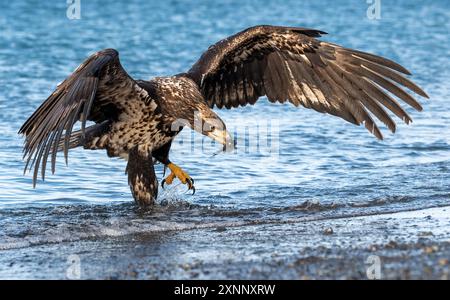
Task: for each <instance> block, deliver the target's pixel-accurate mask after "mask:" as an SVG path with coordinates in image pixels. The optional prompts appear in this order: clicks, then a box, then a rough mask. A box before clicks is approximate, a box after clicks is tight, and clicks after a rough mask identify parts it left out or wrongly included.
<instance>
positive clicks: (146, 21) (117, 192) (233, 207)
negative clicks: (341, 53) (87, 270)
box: [0, 0, 450, 263]
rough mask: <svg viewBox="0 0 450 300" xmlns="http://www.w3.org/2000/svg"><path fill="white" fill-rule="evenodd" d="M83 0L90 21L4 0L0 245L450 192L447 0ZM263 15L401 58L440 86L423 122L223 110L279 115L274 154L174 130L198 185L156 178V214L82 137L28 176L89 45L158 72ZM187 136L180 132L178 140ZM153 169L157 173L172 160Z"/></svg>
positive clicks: (410, 200) (183, 65)
mask: <svg viewBox="0 0 450 300" xmlns="http://www.w3.org/2000/svg"><path fill="white" fill-rule="evenodd" d="M81 4H82V6H81V19H80V20H69V19H68V18H67V17H66V1H54V2H53V3H44V2H41V1H8V2H7V1H2V3H1V4H0V11H1V12H0V28H1V31H2V34H1V35H0V82H1V87H2V89H1V90H0V128H1V132H2V134H1V136H0V169H1V173H0V216H1V217H0V228H1V230H0V252H1V251H4V250H5V251H6V250H7V249H10V250H11V249H28V248H30V247H32V246H36V245H53V244H57V245H59V244H62V243H64V242H73V241H83V240H86V239H102V238H113V237H118V236H128V235H136V234H138V235H139V234H144V233H145V234H148V233H152V232H153V233H164V232H183V231H195V230H197V229H198V230H202V229H205V228H213V229H214V228H218V229H219V230H220V229H221V228H243V229H242V231H245V228H247V227H248V226H255V227H252V228H255V230H256V231H258V228H259V229H261V228H268V227H267V226H268V225H269V224H285V223H290V224H304V223H307V222H317V221H320V220H325V221H326V220H334V219H338V218H353V217H358V216H367V215H382V214H388V213H394V212H406V211H419V210H423V209H426V208H433V207H445V206H448V205H449V204H450V188H449V186H450V176H449V173H450V110H449V108H448V97H449V96H450V85H449V84H448V78H449V77H450V71H449V68H448V63H449V61H448V57H450V46H449V43H448V40H449V31H450V22H449V20H450V10H448V3H447V1H446V0H441V1H428V2H426V3H425V2H420V1H417V2H413V1H406V0H404V1H395V2H394V1H383V2H382V12H381V19H379V20H370V19H368V18H367V15H366V10H367V7H368V5H367V4H366V1H323V2H322V1H321V2H319V1H267V3H264V4H262V3H260V2H259V1H245V2H243V1H237V0H235V1H224V2H222V3H214V4H212V2H210V1H200V0H199V1H127V4H125V3H119V2H116V1H96V3H91V2H88V1H83V0H82V1H81ZM256 24H275V25H292V26H303V27H311V28H316V29H320V30H324V31H326V32H328V33H329V35H327V36H325V37H323V40H327V41H331V42H335V43H339V44H341V45H344V46H347V47H353V48H357V49H360V50H364V51H368V52H372V53H376V54H379V55H383V56H386V57H388V58H391V59H393V60H395V61H397V62H399V63H401V64H402V65H404V66H405V67H407V68H408V69H409V70H411V71H412V73H413V74H414V76H413V77H412V78H413V80H414V81H415V82H416V83H417V84H419V85H420V86H421V87H422V88H423V89H424V90H425V91H426V92H427V93H428V94H429V95H430V98H431V99H430V100H424V99H420V100H421V103H422V104H423V107H424V111H423V112H421V113H419V112H416V111H413V110H412V109H409V108H407V111H408V113H410V114H411V116H412V117H413V120H414V123H413V124H412V125H411V126H406V125H404V124H401V123H398V124H399V126H398V129H397V133H396V134H395V135H392V134H390V133H388V131H387V129H386V128H385V127H383V126H382V130H383V133H384V135H385V140H384V141H377V140H376V139H375V138H374V137H372V136H371V135H370V134H368V133H367V132H366V130H365V129H364V128H363V127H356V126H353V125H350V124H347V123H345V122H344V121H342V120H340V119H337V118H335V117H331V116H326V115H322V114H319V113H316V112H314V111H311V110H307V109H298V108H295V107H293V106H291V105H274V104H269V103H267V101H266V100H265V99H261V100H259V102H258V103H257V105H255V106H253V107H245V108H241V109H236V110H231V111H225V110H223V111H217V112H218V113H219V115H220V116H221V117H222V118H223V119H224V120H225V121H226V123H227V124H228V127H229V128H232V130H233V131H237V132H238V133H239V132H240V133H239V134H242V128H244V127H245V126H249V123H250V122H251V121H250V120H255V121H259V122H260V124H263V125H265V124H266V123H265V121H264V120H267V119H271V120H272V121H273V122H274V124H279V127H278V128H279V143H278V144H277V152H276V154H277V155H267V153H261V152H258V151H244V150H245V147H244V146H242V147H240V148H238V152H237V153H235V154H220V155H217V156H214V157H212V156H211V154H212V153H214V152H215V151H216V150H218V146H217V145H216V146H214V145H210V144H208V145H207V147H206V150H205V151H194V152H193V151H190V146H189V144H186V143H183V144H180V143H175V144H174V146H173V147H172V152H171V158H172V160H173V161H174V162H175V163H178V164H179V165H181V166H182V167H183V168H184V169H185V170H187V171H188V172H189V174H190V175H191V176H192V177H193V178H194V179H195V180H196V188H197V193H196V194H195V195H194V196H191V195H190V194H189V193H187V192H185V188H184V187H183V186H181V185H178V186H175V187H171V188H169V189H168V190H165V191H162V190H160V195H159V198H158V203H159V204H158V205H157V207H156V208H155V209H154V211H153V212H144V211H141V210H139V209H138V208H137V207H136V206H135V205H134V204H133V202H132V198H131V194H130V192H129V188H128V186H127V178H126V175H125V174H124V170H125V165H126V162H124V161H122V160H119V159H111V158H108V157H107V156H106V154H105V153H104V152H103V151H85V150H81V149H76V150H74V151H71V152H70V153H69V167H66V166H65V165H64V163H63V162H62V160H61V159H60V162H59V164H58V165H57V171H56V174H55V175H50V176H48V177H47V179H46V181H45V182H42V181H39V182H38V185H37V188H36V189H33V188H32V184H31V175H30V174H27V175H25V176H23V174H22V170H23V166H24V163H23V161H22V157H21V147H22V138H21V137H20V136H18V135H17V131H18V129H19V127H20V126H21V124H22V123H23V122H24V121H25V120H26V119H27V117H28V116H29V115H30V114H31V113H32V112H33V111H34V110H35V109H36V108H37V106H38V105H39V104H40V103H41V102H42V101H43V100H44V99H45V98H46V97H47V96H48V95H49V94H50V93H51V92H52V91H53V89H54V87H55V85H56V84H57V83H58V82H60V81H61V80H62V79H64V78H65V77H66V76H67V75H68V74H70V73H71V72H72V71H73V69H74V68H75V67H76V66H78V64H79V63H80V62H82V61H83V60H84V59H85V58H86V57H87V56H88V55H89V54H91V53H92V52H94V51H97V50H99V49H102V48H115V49H117V50H118V51H119V52H120V58H121V61H122V64H123V66H124V67H125V69H126V70H127V71H128V73H129V74H131V75H132V76H133V77H134V78H142V79H148V78H151V77H153V76H161V75H171V74H176V73H180V72H183V71H185V70H187V69H188V68H189V67H190V66H191V65H192V64H193V63H194V62H195V61H196V60H197V59H198V57H199V56H200V55H201V53H202V52H203V51H204V50H206V49H207V47H208V46H209V45H210V44H212V43H214V42H216V41H218V40H219V39H221V38H224V37H226V36H228V35H231V34H233V33H235V32H237V31H240V30H242V29H244V28H246V27H249V26H253V25H256ZM404 107H406V106H404ZM239 134H238V135H239ZM190 136H191V133H190V132H189V130H184V132H183V133H182V134H181V137H180V140H182V139H183V138H184V139H186V138H188V137H190ZM277 136H278V135H277ZM240 137H241V136H240ZM195 139H196V141H201V140H203V139H202V137H200V136H198V135H195ZM250 140H251V136H250ZM204 141H205V142H207V143H209V142H208V140H206V139H204ZM241 142H242V140H241ZM238 147H239V144H238ZM157 174H158V177H159V179H160V180H161V178H162V168H161V166H158V167H157ZM325 221H324V222H325ZM311 224H313V223H311ZM314 224H316V223H314ZM447 226H448V225H447ZM237 232H238V233H239V229H237ZM447 232H448V231H447ZM298 243H299V244H298V245H297V246H298V247H301V241H300V242H298ZM205 247H206V246H205ZM265 247H266V249H265V250H266V251H267V252H270V251H272V250H273V249H271V247H270V246H267V245H266V246H265ZM209 250H211V249H209ZM9 253H10V252H9ZM19 253H20V251H19ZM10 255H13V254H10ZM4 257H7V256H4ZM199 257H204V256H202V255H201V254H199ZM10 259H11V258H10ZM6 261H8V259H7V260H6ZM3 263H5V261H3Z"/></svg>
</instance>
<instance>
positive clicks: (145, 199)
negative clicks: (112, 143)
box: [126, 146, 158, 206]
mask: <svg viewBox="0 0 450 300" xmlns="http://www.w3.org/2000/svg"><path fill="white" fill-rule="evenodd" d="M126 173H127V174H128V184H129V185H130V189H131V193H132V194H133V197H134V200H135V201H136V203H137V204H139V205H140V206H151V205H153V204H154V203H155V199H156V197H157V195H158V180H157V179H156V175H155V169H154V167H153V158H152V155H151V153H143V152H141V151H139V148H138V146H136V147H134V148H133V149H132V150H131V151H130V152H129V153H128V164H127V168H126Z"/></svg>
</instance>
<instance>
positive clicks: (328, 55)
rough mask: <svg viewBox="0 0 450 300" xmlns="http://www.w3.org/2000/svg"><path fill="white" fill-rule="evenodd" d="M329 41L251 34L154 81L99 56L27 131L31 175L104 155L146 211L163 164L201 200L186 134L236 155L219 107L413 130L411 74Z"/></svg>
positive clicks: (295, 32)
mask: <svg viewBox="0 0 450 300" xmlns="http://www.w3.org/2000/svg"><path fill="white" fill-rule="evenodd" d="M324 34H326V33H325V32H323V31H320V30H315V29H308V28H302V27H283V26H270V25H260V26H255V27H250V28H247V29H245V30H243V31H241V32H239V33H237V34H234V35H232V36H230V37H228V38H225V39H223V40H221V41H219V42H217V43H216V44H214V45H212V46H210V47H209V48H208V49H207V50H206V52H204V53H203V54H202V56H201V57H200V59H199V60H198V61H197V62H195V64H194V65H193V66H192V67H191V68H190V70H188V71H187V72H185V73H180V74H177V75H174V76H168V77H156V78H153V79H151V80H149V81H146V80H135V79H133V78H132V77H131V76H130V75H129V74H128V73H127V72H126V71H125V70H124V68H123V67H122V65H121V63H120V60H119V53H118V52H117V51H116V50H114V49H105V50H101V51H99V52H96V53H94V54H93V55H91V56H90V57H89V58H87V59H86V60H85V61H84V62H83V63H82V64H81V65H80V66H79V67H78V68H77V69H76V70H75V71H74V72H73V73H72V74H71V75H69V76H68V77H67V78H66V79H65V80H64V81H63V82H62V83H60V84H59V85H58V86H57V88H56V90H55V91H54V92H53V93H52V94H51V95H50V96H49V97H48V98H47V99H46V100H45V101H44V102H43V103H42V104H41V106H39V108H37V110H36V111H35V112H34V113H33V114H32V115H31V116H30V118H29V119H28V120H27V121H26V122H25V123H24V124H23V125H22V127H21V128H20V130H19V134H23V135H24V137H25V141H24V148H23V154H24V159H25V160H26V164H25V170H24V171H25V172H26V171H27V170H29V171H32V170H33V169H34V170H33V187H35V186H36V181H37V177H38V170H39V169H40V170H41V176H42V180H44V179H45V171H46V168H47V162H48V161H51V170H52V173H54V172H55V163H56V156H57V153H58V152H63V153H64V158H65V162H66V164H67V160H68V151H69V149H72V148H76V147H83V148H84V149H91V150H97V149H104V150H106V152H107V155H108V156H110V157H121V158H124V159H126V160H127V166H126V171H125V172H126V173H127V174H128V184H129V186H130V189H131V193H132V195H133V197H134V199H135V201H136V203H137V204H139V205H140V206H143V207H148V206H152V205H154V203H155V199H156V197H157V194H158V181H157V177H156V175H155V169H154V164H155V163H158V162H159V163H162V164H163V165H164V170H166V168H168V169H169V170H170V174H169V175H168V176H167V177H166V178H165V179H164V180H163V181H162V186H163V187H164V184H172V183H173V181H174V180H175V179H178V180H180V181H181V182H182V183H183V184H186V185H187V187H188V189H190V190H192V191H193V192H195V188H194V180H193V179H192V178H191V177H190V176H189V175H188V173H186V172H185V171H184V170H183V169H182V168H180V167H179V166H177V165H176V164H174V163H173V162H171V160H170V159H169V152H170V148H171V144H172V141H173V139H174V138H175V137H176V135H177V134H178V133H179V132H180V131H181V130H182V129H183V128H184V127H186V126H187V127H189V128H191V129H193V130H195V131H197V132H200V133H201V134H203V135H206V136H208V137H210V138H212V139H214V140H215V141H217V142H219V143H220V144H221V145H223V151H228V150H230V149H233V148H234V147H235V142H234V140H233V138H232V136H231V134H230V133H229V132H228V131H227V129H226V125H225V124H224V122H223V121H222V120H221V119H220V117H219V116H218V115H217V114H216V113H215V112H214V111H213V110H212V109H213V108H214V107H217V108H219V109H220V108H226V109H231V108H237V107H243V106H246V105H248V104H250V105H253V104H255V103H256V101H257V100H258V99H260V98H261V97H263V96H266V99H268V100H269V101H270V102H272V103H275V102H279V103H284V102H286V101H288V102H290V103H292V104H293V105H295V106H297V107H299V106H302V107H305V108H310V109H313V110H315V111H318V112H321V113H327V114H330V115H334V116H337V117H340V118H342V119H344V120H345V121H347V122H350V123H352V124H355V125H361V124H363V125H364V126H365V127H366V128H367V129H368V131H369V132H370V133H372V134H373V135H375V136H376V137H377V138H378V139H383V136H382V134H381V131H380V129H379V127H378V125H377V124H376V123H375V121H374V118H375V117H376V118H377V119H378V120H379V121H381V122H382V123H384V124H385V125H386V127H387V128H388V129H390V130H391V131H392V132H395V129H396V123H395V122H394V120H393V119H392V116H391V115H390V114H389V113H388V111H390V112H391V113H392V114H394V115H395V116H397V117H398V118H400V119H402V120H403V121H404V122H405V123H406V124H409V123H410V122H411V121H412V119H411V117H410V116H409V115H408V113H407V112H406V111H405V110H404V108H402V106H401V105H400V104H399V102H398V100H403V101H404V102H406V104H408V105H409V106H412V107H413V108H414V109H416V110H418V111H421V110H422V106H421V105H420V104H419V102H418V101H417V100H416V99H415V98H414V97H413V96H411V94H410V93H408V92H407V91H406V90H407V89H408V90H410V91H412V92H414V93H415V94H417V95H420V96H422V97H425V98H429V97H428V95H427V94H426V93H425V92H424V91H423V90H422V89H421V88H420V87H419V86H418V85H416V84H415V83H413V82H412V81H411V80H409V79H408V78H407V77H406V75H411V73H410V72H409V71H408V70H407V69H405V68H404V67H402V66H401V65H399V64H398V63H396V62H394V61H392V60H389V59H386V58H383V57H380V56H377V55H373V54H370V53H366V52H362V51H358V50H354V49H349V48H345V47H342V46H339V45H337V44H333V43H329V42H325V41H321V40H319V39H318V38H319V37H321V36H322V35H324ZM87 121H91V122H90V123H89V124H92V125H89V126H87V125H86V123H87ZM78 122H79V123H78ZM77 123H78V124H77ZM75 124H77V126H78V127H77V128H78V129H77V130H73V129H74V125H75Z"/></svg>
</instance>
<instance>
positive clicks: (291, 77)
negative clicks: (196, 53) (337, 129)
mask: <svg viewBox="0 0 450 300" xmlns="http://www.w3.org/2000/svg"><path fill="white" fill-rule="evenodd" d="M322 34H324V32H322V31H319V30H314V29H306V28H295V27H279V26H256V27H251V28H248V29H246V30H244V31H242V32H240V33H237V34H235V35H233V36H231V37H229V38H227V39H224V40H222V41H219V42H218V43H216V44H215V45H213V46H211V47H210V48H209V49H208V50H207V51H206V52H205V53H204V54H203V55H202V57H201V58H200V59H199V60H198V61H197V62H196V63H195V64H194V65H193V66H192V68H191V69H190V70H189V71H188V73H187V76H188V77H190V78H192V79H193V80H194V81H195V82H197V84H198V85H199V86H200V87H201V90H202V91H209V90H212V92H211V93H209V92H208V93H205V92H204V97H205V98H206V99H205V100H206V101H207V103H208V104H209V105H210V106H211V107H213V106H217V107H218V108H222V107H223V106H225V107H226V108H231V107H237V106H244V105H247V104H254V103H255V102H256V100H257V99H258V98H259V97H261V96H264V95H265V96H267V98H268V99H269V101H271V102H281V103H283V102H285V101H286V100H288V101H289V102H291V103H292V104H294V105H296V106H298V105H302V106H304V107H306V108H311V109H314V110H316V111H319V112H323V113H329V114H332V115H335V116H338V117H341V118H343V119H344V120H346V121H348V122H351V123H353V124H357V125H359V124H365V126H366V128H367V129H369V131H370V132H372V133H373V134H374V135H375V136H376V137H377V138H379V139H382V135H381V132H380V130H379V128H378V126H377V125H376V123H375V122H374V121H373V118H372V116H371V114H372V115H373V116H375V117H377V119H379V120H380V121H381V122H383V123H384V124H385V125H386V126H387V127H388V128H389V129H390V130H391V131H392V132H394V131H395V129H396V124H395V122H394V121H393V119H392V118H391V116H390V115H389V113H388V111H391V112H392V113H393V114H394V115H396V116H397V117H399V118H401V119H402V120H404V121H405V122H406V123H407V124H408V123H410V122H411V117H410V116H409V115H408V114H407V113H406V112H405V110H404V109H403V108H402V107H401V106H400V104H399V103H398V102H397V100H396V99H395V98H393V97H391V96H390V95H389V94H392V95H393V96H395V97H397V98H398V99H400V100H402V101H404V102H405V103H407V104H408V105H410V106H412V107H413V108H415V109H416V110H419V111H420V110H421V109H422V106H421V105H420V103H419V102H418V101H417V100H416V99H415V98H414V97H413V96H412V95H410V94H409V93H408V92H406V91H405V90H404V89H403V88H402V87H404V88H407V89H409V90H410V91H412V92H414V93H416V94H418V95H420V96H422V97H426V98H428V95H427V94H426V93H425V92H424V91H423V90H422V89H421V88H420V87H419V86H418V85H416V84H415V83H413V82H412V81H411V80H409V79H408V78H406V77H405V75H410V74H411V73H410V72H409V71H408V70H407V69H406V68H404V67H403V66H401V65H399V64H398V63H396V62H394V61H392V60H389V59H387V58H383V57H380V56H377V55H373V54H370V53H366V52H362V51H358V50H353V49H349V48H344V47H341V46H339V45H336V44H332V43H327V42H322V41H319V40H317V39H315V38H316V37H320V36H321V35H322ZM230 70H232V72H230ZM216 85H217V86H220V87H221V89H220V91H217V89H216V90H215V91H214V86H216ZM209 86H212V87H213V88H212V89H211V88H210V87H209Z"/></svg>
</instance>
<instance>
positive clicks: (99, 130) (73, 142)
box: [57, 121, 110, 152]
mask: <svg viewBox="0 0 450 300" xmlns="http://www.w3.org/2000/svg"><path fill="white" fill-rule="evenodd" d="M109 126H110V122H109V121H104V122H102V123H100V124H95V125H92V126H88V127H86V129H85V132H84V135H83V134H82V131H81V130H77V131H74V132H72V134H71V135H70V138H69V142H68V144H66V140H65V138H61V139H60V140H59V143H58V150H57V151H58V152H59V151H63V150H64V147H65V146H67V145H68V149H73V148H77V147H80V146H83V147H85V148H88V149H90V148H92V146H93V144H95V141H96V140H98V138H99V137H101V136H103V135H104V134H105V133H106V132H107V131H108V129H109Z"/></svg>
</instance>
